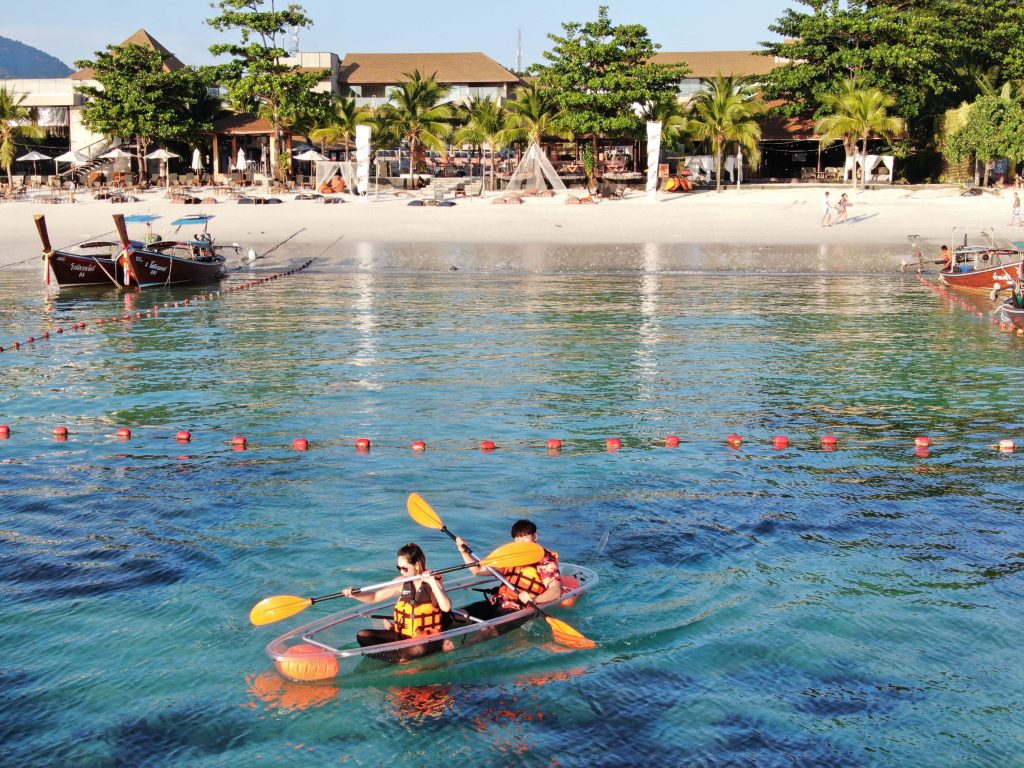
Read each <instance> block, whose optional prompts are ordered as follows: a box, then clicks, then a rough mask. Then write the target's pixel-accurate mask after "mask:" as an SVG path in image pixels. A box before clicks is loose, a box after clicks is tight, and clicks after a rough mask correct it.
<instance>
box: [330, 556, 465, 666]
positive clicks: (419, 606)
mask: <svg viewBox="0 0 1024 768" xmlns="http://www.w3.org/2000/svg"><path fill="white" fill-rule="evenodd" d="M395 567H396V568H397V569H398V573H399V575H400V576H401V577H403V578H404V577H406V576H417V577H419V578H416V579H414V580H413V581H407V582H405V583H403V584H396V585H394V586H393V587H384V588H383V589H378V590H376V591H375V592H358V593H355V594H353V592H352V587H347V588H345V589H344V590H342V594H343V595H345V597H351V598H353V599H354V600H359V601H360V602H363V603H376V602H380V601H381V600H387V599H389V598H392V597H397V598H398V601H397V602H396V603H395V609H394V614H393V620H392V621H386V622H385V628H384V629H361V630H359V632H358V633H357V634H356V640H357V641H358V642H359V645H361V646H363V647H366V646H370V645H380V644H382V643H394V642H398V641H399V640H408V639H409V638H412V637H424V638H428V637H430V636H431V635H437V634H440V633H441V631H442V630H443V629H444V625H445V624H446V623H449V622H450V615H449V614H450V612H451V610H452V601H451V599H450V598H449V597H448V593H447V592H445V591H444V586H443V585H442V583H441V582H442V579H441V577H440V576H434V574H433V573H431V572H430V571H428V570H427V557H426V555H424V554H423V550H422V549H420V547H419V546H418V545H416V544H406V545H405V546H404V547H402V548H401V549H400V550H398V556H397V559H396V560H395ZM439 650H442V643H439V642H433V643H431V642H423V643H421V644H419V645H413V646H410V647H408V648H405V649H403V650H402V651H400V652H399V653H398V657H399V658H398V659H397V660H398V661H405V660H407V659H412V658H416V657H419V656H424V655H426V654H428V653H434V652H435V651H439ZM445 650H449V649H448V648H445Z"/></svg>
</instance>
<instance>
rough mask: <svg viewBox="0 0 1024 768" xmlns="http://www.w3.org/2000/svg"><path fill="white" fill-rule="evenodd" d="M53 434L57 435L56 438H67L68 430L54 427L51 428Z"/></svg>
mask: <svg viewBox="0 0 1024 768" xmlns="http://www.w3.org/2000/svg"><path fill="white" fill-rule="evenodd" d="M53 434H55V435H57V437H67V436H68V428H67V427H54V428H53Z"/></svg>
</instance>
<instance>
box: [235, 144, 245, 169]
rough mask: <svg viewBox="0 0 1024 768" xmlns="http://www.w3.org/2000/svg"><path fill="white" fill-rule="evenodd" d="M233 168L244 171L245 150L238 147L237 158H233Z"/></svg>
mask: <svg viewBox="0 0 1024 768" xmlns="http://www.w3.org/2000/svg"><path fill="white" fill-rule="evenodd" d="M235 170H236V171H242V172H243V173H244V172H245V150H244V149H242V148H241V147H239V148H238V159H236V160H235Z"/></svg>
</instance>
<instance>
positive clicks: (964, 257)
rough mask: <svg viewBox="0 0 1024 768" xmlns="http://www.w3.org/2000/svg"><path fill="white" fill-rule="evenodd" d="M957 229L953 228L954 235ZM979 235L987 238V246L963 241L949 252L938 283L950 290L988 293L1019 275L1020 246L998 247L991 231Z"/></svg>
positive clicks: (965, 235) (1021, 254) (1012, 280)
mask: <svg viewBox="0 0 1024 768" xmlns="http://www.w3.org/2000/svg"><path fill="white" fill-rule="evenodd" d="M957 229H962V228H956V227H955V228H954V230H953V231H954V234H955V233H956V230H957ZM983 234H985V235H987V236H988V238H989V244H988V245H967V233H966V229H964V242H963V244H962V245H960V246H958V247H957V248H956V249H955V250H954V251H953V260H952V263H951V264H949V265H946V266H943V267H942V269H941V270H940V271H939V280H940V281H941V282H942V283H944V284H945V285H948V286H949V287H950V288H956V289H957V290H961V291H979V292H980V291H983V292H986V293H987V292H989V291H991V290H993V289H999V288H1008V287H1010V286H1012V285H1013V282H1014V281H1015V280H1016V279H1017V278H1019V277H1020V276H1021V263H1022V259H1024V252H1022V250H1021V246H1022V245H1024V243H1013V244H1012V245H1013V247H1000V246H997V245H996V244H995V241H994V240H993V239H992V230H985V231H984V232H983Z"/></svg>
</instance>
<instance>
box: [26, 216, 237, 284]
mask: <svg viewBox="0 0 1024 768" xmlns="http://www.w3.org/2000/svg"><path fill="white" fill-rule="evenodd" d="M35 218H36V228H37V229H38V230H39V237H40V239H41V240H42V243H43V259H44V261H45V262H46V282H47V284H49V283H50V280H51V277H52V278H53V279H55V280H56V281H57V284H58V285H60V286H61V287H62V288H67V287H75V286H93V287H95V286H113V287H115V288H128V287H131V286H138V287H139V288H156V287H166V286H171V285H192V284H201V283H209V282H213V281H215V280H218V279H220V278H221V277H223V275H224V263H225V259H224V256H223V254H221V253H220V251H219V249H218V247H217V246H215V245H214V243H213V238H212V237H211V236H210V235H209V233H208V232H207V231H206V225H207V222H209V220H210V219H211V218H213V217H212V216H208V215H201V214H200V215H194V216H185V217H182V218H180V219H176V220H174V221H172V222H171V224H172V225H173V226H177V227H178V228H179V229H180V228H181V227H183V226H201V227H202V231H200V232H199V233H198V234H196V235H194V236H193V237H191V238H190V239H186V240H160V239H157V240H155V241H154V242H140V241H138V240H132V239H130V238H129V237H128V232H127V228H126V226H125V222H126V221H128V222H133V223H145V224H149V223H151V222H153V221H155V220H156V219H157V218H159V217H158V216H151V215H135V216H129V217H125V216H124V215H123V214H115V215H114V225H115V227H116V228H117V232H118V235H119V237H120V241H119V242H112V241H94V242H88V243H80V244H78V245H76V246H71V247H69V248H62V249H60V250H54V249H53V248H52V247H51V245H50V238H49V235H48V234H47V231H46V220H45V218H44V217H43V216H41V215H37V216H36V217H35ZM231 247H233V248H234V249H235V252H236V253H237V251H238V244H237V243H235V244H232V246H231Z"/></svg>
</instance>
